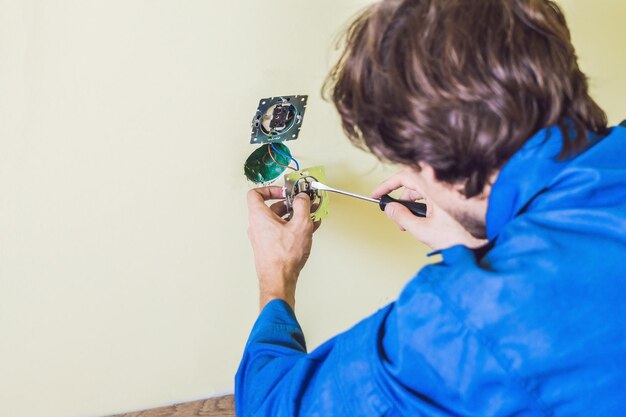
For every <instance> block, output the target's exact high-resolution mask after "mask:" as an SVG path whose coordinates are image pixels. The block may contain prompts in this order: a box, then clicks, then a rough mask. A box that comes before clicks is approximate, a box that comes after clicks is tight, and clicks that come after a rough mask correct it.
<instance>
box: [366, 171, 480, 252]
mask: <svg viewBox="0 0 626 417" xmlns="http://www.w3.org/2000/svg"><path fill="white" fill-rule="evenodd" d="M424 181H425V180H424V178H423V177H422V176H421V175H420V173H419V172H417V171H416V170H414V169H412V168H405V169H403V170H402V171H400V172H398V173H397V174H395V175H393V176H391V177H390V178H388V179H387V180H386V181H384V182H383V183H382V184H381V185H379V186H378V188H376V189H375V190H374V191H373V193H372V196H373V197H374V198H380V197H381V196H383V195H385V194H389V193H391V192H393V191H395V190H398V189H400V188H403V189H404V191H403V193H402V196H401V197H400V200H405V201H416V200H424V202H425V203H426V206H427V213H426V217H425V218H422V217H417V216H415V215H414V214H413V213H411V211H410V210H409V209H407V208H406V207H404V206H403V205H401V204H397V203H396V204H394V203H390V204H388V205H387V207H386V208H385V214H386V215H387V216H388V217H389V218H390V219H391V220H393V221H394V222H395V223H396V224H397V225H398V227H399V228H400V230H402V231H407V232H409V233H410V234H411V235H413V236H414V237H415V238H416V239H417V240H419V241H421V242H423V243H424V244H426V245H427V246H429V247H430V248H432V249H433V250H440V249H446V248H449V247H452V246H455V245H464V246H467V247H470V248H477V247H480V246H483V245H484V244H485V243H486V241H485V240H480V239H476V238H475V237H473V236H472V235H471V234H470V233H469V232H468V231H467V230H466V229H465V228H464V227H463V225H461V224H460V223H459V222H458V221H457V220H456V219H454V217H452V216H451V215H450V214H449V213H448V212H446V211H445V210H443V209H442V208H441V207H439V206H438V205H437V204H436V203H435V202H434V201H433V199H432V198H429V196H428V195H427V194H426V192H425V191H424V190H425V189H427V188H428V187H427V186H426V184H424Z"/></svg>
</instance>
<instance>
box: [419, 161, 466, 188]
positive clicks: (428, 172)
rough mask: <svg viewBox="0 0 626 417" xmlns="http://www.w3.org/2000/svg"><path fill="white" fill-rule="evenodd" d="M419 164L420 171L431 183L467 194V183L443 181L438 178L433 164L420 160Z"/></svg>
mask: <svg viewBox="0 0 626 417" xmlns="http://www.w3.org/2000/svg"><path fill="white" fill-rule="evenodd" d="M419 166H420V172H419V173H420V175H421V176H422V178H423V179H424V180H425V181H428V182H429V183H430V184H433V185H437V186H439V187H442V188H445V189H447V190H448V191H452V192H454V193H458V194H461V195H463V196H465V185H464V184H463V183H456V184H451V183H449V182H445V181H441V180H440V179H438V178H437V174H436V173H435V169H434V168H433V167H432V165H430V164H428V163H426V162H420V163H419Z"/></svg>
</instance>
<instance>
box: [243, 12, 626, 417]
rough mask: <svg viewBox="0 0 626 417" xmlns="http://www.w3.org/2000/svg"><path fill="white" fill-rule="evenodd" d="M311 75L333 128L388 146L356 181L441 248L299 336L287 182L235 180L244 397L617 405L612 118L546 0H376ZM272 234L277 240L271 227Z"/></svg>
mask: <svg viewBox="0 0 626 417" xmlns="http://www.w3.org/2000/svg"><path fill="white" fill-rule="evenodd" d="M328 90H329V91H330V94H331V97H332V99H333V101H334V103H335V105H336V106H337V108H338V110H339V113H340V115H341V117H342V121H343V126H344V129H345V131H346V132H347V135H348V136H349V137H350V138H351V139H352V140H354V141H355V142H356V143H357V144H359V145H361V146H364V147H366V148H367V149H369V150H371V151H372V152H373V153H374V154H375V155H377V156H378V157H380V158H381V159H384V160H389V161H393V162H396V163H399V164H402V165H404V166H405V169H404V170H403V171H401V172H400V173H399V174H397V175H395V176H393V177H392V178H390V179H389V180H387V181H385V182H384V183H383V184H382V185H381V186H380V187H379V188H378V189H376V190H375V191H374V193H373V194H374V196H375V197H379V196H381V195H383V194H385V193H388V192H391V191H393V190H396V189H400V188H403V189H404V196H403V198H404V199H407V200H417V199H425V201H426V203H427V205H428V217H427V218H425V219H422V218H418V217H415V216H413V215H411V213H410V212H409V211H408V210H407V209H405V208H404V207H403V206H401V205H398V204H395V205H394V204H392V205H389V206H388V207H387V209H386V214H387V215H388V216H389V217H390V218H391V219H392V220H393V221H395V222H396V223H397V224H398V225H399V226H400V227H401V228H402V229H404V230H406V231H408V232H409V233H411V234H412V235H414V236H415V237H416V238H417V239H418V240H421V241H423V242H425V243H427V244H428V245H430V246H431V247H432V248H433V249H435V250H436V251H437V253H440V254H441V255H442V259H443V260H442V261H441V262H439V263H437V264H434V265H429V266H427V267H425V268H423V269H422V270H421V271H420V272H419V273H418V274H417V276H416V277H415V278H414V279H413V280H412V281H411V282H409V284H408V285H407V286H406V288H405V289H404V290H403V292H402V293H401V294H400V296H399V298H398V300H397V301H396V302H394V303H392V304H390V305H389V306H387V307H385V308H383V309H382V310H380V311H378V312H377V313H375V314H374V315H373V316H371V317H369V318H367V319H365V320H363V321H362V322H361V323H359V324H357V325H356V326H355V327H354V328H352V329H351V330H349V331H347V332H345V333H343V334H341V335H339V336H337V337H335V338H333V339H331V340H330V341H328V342H327V343H325V344H323V345H322V346H320V347H319V348H318V349H316V350H315V351H313V352H311V353H307V352H306V348H305V344H304V336H303V334H302V330H301V329H300V327H299V325H298V322H297V321H296V318H295V315H294V312H293V308H294V303H295V299H294V293H295V287H296V282H297V277H298V274H299V272H300V270H301V269H302V267H303V266H304V264H305V262H306V260H307V257H308V254H309V252H310V250H311V242H312V234H313V231H314V230H315V227H316V225H314V224H313V223H312V222H311V220H310V218H309V210H310V206H309V205H310V203H309V201H308V199H307V198H306V197H301V196H299V197H298V198H296V200H295V203H294V214H293V217H292V219H291V220H290V221H288V222H287V221H285V220H282V218H281V217H282V215H283V214H284V209H283V205H282V202H280V201H279V202H277V203H275V204H273V205H271V206H270V207H267V206H266V204H265V201H267V200H273V199H280V198H281V195H280V191H279V189H278V188H276V187H268V188H261V189H257V190H252V191H251V192H250V193H249V195H248V203H249V210H250V219H249V220H250V228H249V236H250V240H251V242H252V246H253V249H254V253H255V260H256V269H257V273H258V279H259V283H260V290H261V314H260V316H259V318H258V320H257V322H256V324H255V326H254V329H253V330H252V333H251V335H250V339H249V341H248V344H247V345H246V349H245V353H244V357H243V360H242V363H241V366H240V369H239V372H238V374H237V377H236V391H235V397H236V409H237V412H238V415H239V416H240V417H244V416H535V415H537V416H552V415H554V416H620V415H624V413H625V412H626V411H625V410H626V394H625V392H626V330H625V329H626V324H625V323H624V318H625V317H626V301H625V300H626V263H625V262H624V260H625V259H626V158H624V154H625V152H626V129H625V128H622V127H615V128H608V127H607V121H606V116H605V114H604V112H603V111H602V110H601V109H600V108H599V107H598V105H597V104H596V103H595V102H594V101H593V100H592V99H591V98H590V96H589V94H588V87H587V82H586V78H585V76H584V74H583V73H582V72H581V71H580V69H579V67H578V64H577V58H576V55H575V51H574V48H573V46H572V44H571V40H570V35H569V31H568V28H567V25H566V22H565V19H564V17H563V14H562V13H561V11H560V10H559V8H558V6H557V5H556V4H555V3H553V2H552V1H548V0H480V1H478V0H406V1H400V0H384V1H381V2H379V3H377V4H374V5H373V6H371V7H370V8H369V9H367V11H365V12H364V13H363V14H362V15H361V16H360V17H359V18H358V19H357V20H356V21H355V22H354V23H353V24H352V26H351V27H350V29H349V31H348V34H347V47H346V50H345V52H344V54H343V56H342V58H341V60H340V61H339V63H338V64H337V66H336V67H335V68H334V70H333V71H332V73H331V75H330V77H329V85H328ZM276 242H278V243H276Z"/></svg>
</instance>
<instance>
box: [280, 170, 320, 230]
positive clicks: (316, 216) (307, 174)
mask: <svg viewBox="0 0 626 417" xmlns="http://www.w3.org/2000/svg"><path fill="white" fill-rule="evenodd" d="M303 181H306V182H308V183H309V184H310V182H311V181H318V182H321V183H322V184H323V183H325V182H326V171H325V170H324V167H323V166H317V167H311V168H305V169H301V170H300V171H295V172H291V173H289V174H287V175H285V199H286V202H287V209H288V210H289V211H291V207H292V203H293V199H294V198H295V196H296V194H298V193H299V192H302V190H301V187H302V186H303V185H304V184H302V182H303ZM307 188H308V187H307ZM307 194H308V195H309V197H310V198H311V207H312V210H313V212H312V213H311V219H313V221H314V222H316V221H318V220H322V219H325V218H326V217H328V214H329V210H328V206H329V203H330V198H329V196H328V193H327V192H326V191H319V190H315V191H314V192H311V191H309V192H307Z"/></svg>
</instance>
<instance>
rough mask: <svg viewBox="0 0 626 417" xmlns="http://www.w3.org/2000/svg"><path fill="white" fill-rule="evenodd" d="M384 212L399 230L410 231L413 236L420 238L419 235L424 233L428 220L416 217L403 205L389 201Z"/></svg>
mask: <svg viewBox="0 0 626 417" xmlns="http://www.w3.org/2000/svg"><path fill="white" fill-rule="evenodd" d="M385 214H386V215H387V217H389V218H390V219H391V220H393V221H394V222H396V224H397V225H398V227H400V229H401V230H403V231H407V232H409V233H411V234H412V235H413V236H415V237H417V238H418V239H419V238H420V236H421V235H423V234H424V233H426V232H427V231H426V230H425V229H426V228H427V227H428V224H429V223H428V221H427V220H426V219H422V218H420V217H417V216H416V215H414V214H413V213H411V210H409V209H408V208H406V207H404V206H403V205H402V204H398V203H389V204H387V207H385Z"/></svg>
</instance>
